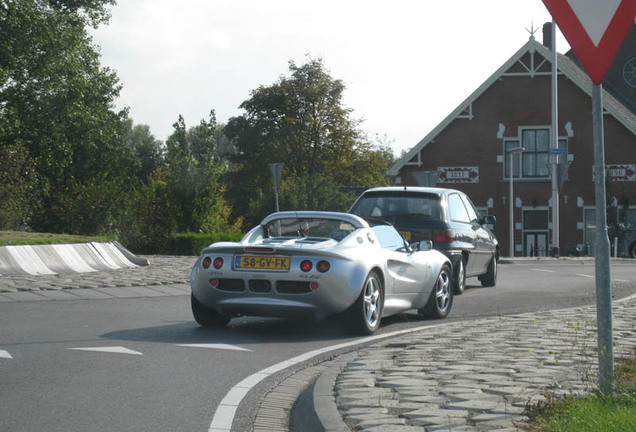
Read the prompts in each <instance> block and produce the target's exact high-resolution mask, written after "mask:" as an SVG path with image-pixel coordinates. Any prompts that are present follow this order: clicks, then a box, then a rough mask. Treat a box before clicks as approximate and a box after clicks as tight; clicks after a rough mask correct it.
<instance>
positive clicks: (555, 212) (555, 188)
mask: <svg viewBox="0 0 636 432" xmlns="http://www.w3.org/2000/svg"><path fill="white" fill-rule="evenodd" d="M551 27H552V28H551V31H552V36H551V37H552V77H551V78H552V140H551V143H550V148H552V149H554V152H555V153H556V152H557V151H558V150H557V149H558V148H559V109H558V107H559V102H558V100H559V99H558V90H557V77H558V73H559V70H558V63H557V62H558V58H557V50H556V23H555V22H554V20H553V21H552V26H551ZM550 159H551V161H550V162H551V167H550V170H551V172H550V175H551V176H552V251H551V253H550V255H551V256H559V255H561V251H560V245H559V236H560V233H559V219H560V217H559V207H560V198H559V183H558V179H557V170H558V169H559V168H558V165H557V162H558V160H559V156H558V154H553V155H550Z"/></svg>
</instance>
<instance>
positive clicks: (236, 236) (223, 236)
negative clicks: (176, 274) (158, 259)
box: [168, 233, 244, 256]
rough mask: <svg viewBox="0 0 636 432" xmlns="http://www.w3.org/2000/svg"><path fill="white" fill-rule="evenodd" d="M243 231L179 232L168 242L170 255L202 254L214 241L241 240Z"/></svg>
mask: <svg viewBox="0 0 636 432" xmlns="http://www.w3.org/2000/svg"><path fill="white" fill-rule="evenodd" d="M243 235H244V234H241V233H215V234H205V233H204V234H197V233H184V234H177V235H175V236H174V237H172V238H171V239H170V241H169V242H168V255H195V256H198V255H199V254H201V250H202V249H204V248H206V247H208V246H209V245H211V244H212V243H217V242H221V241H239V240H241V239H242V238H243Z"/></svg>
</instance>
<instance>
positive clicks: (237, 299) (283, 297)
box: [190, 211, 453, 334]
mask: <svg viewBox="0 0 636 432" xmlns="http://www.w3.org/2000/svg"><path fill="white" fill-rule="evenodd" d="M451 282H452V281H451V265H450V262H449V261H448V258H446V257H445V256H444V255H443V254H441V253H440V252H438V251H436V250H432V248H431V244H430V242H421V243H416V244H413V245H409V244H408V243H406V241H405V240H404V238H403V237H402V236H401V235H400V234H399V233H398V232H397V231H396V230H395V228H394V227H393V226H392V225H390V224H388V223H386V222H384V221H381V220H373V219H368V220H365V219H362V218H360V217H358V216H355V215H352V214H347V213H333V212H318V211H296V212H294V211H289V212H279V213H274V214H272V215H270V216H268V217H266V218H265V219H264V220H263V221H262V222H261V224H260V225H258V226H257V227H255V228H254V229H252V230H251V231H250V232H248V233H247V234H246V235H245V237H243V239H242V240H241V241H239V242H237V243H230V242H221V243H215V244H213V245H211V246H209V247H207V248H205V249H204V250H203V252H202V254H201V257H200V258H199V259H198V260H197V262H196V263H195V264H194V267H193V269H192V276H191V282H190V284H191V288H192V296H191V301H192V313H193V315H194V319H195V320H196V321H197V322H198V323H199V324H201V325H203V326H223V325H225V324H227V323H228V322H229V321H230V319H231V318H232V317H237V316H242V315H254V316H291V315H308V316H313V317H315V318H318V319H324V318H326V317H328V316H331V315H335V314H339V313H341V312H345V311H346V312H347V313H346V315H345V316H346V318H347V320H348V321H349V323H350V324H351V326H352V329H353V330H355V331H356V332H360V333H363V334H371V333H373V332H374V331H375V330H377V328H378V327H379V325H380V320H381V318H382V317H385V316H388V315H392V314H395V313H398V312H402V311H406V310H410V309H417V310H418V312H419V313H420V314H422V315H424V316H427V317H431V318H444V317H445V316H446V315H448V313H449V312H450V310H451V307H452V304H453V294H452V283H451Z"/></svg>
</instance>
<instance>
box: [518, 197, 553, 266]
mask: <svg viewBox="0 0 636 432" xmlns="http://www.w3.org/2000/svg"><path fill="white" fill-rule="evenodd" d="M548 217H549V212H548V209H545V210H543V209H541V210H537V209H534V208H533V209H532V210H524V211H523V255H524V256H546V255H548V232H549V231H548V228H549V227H548Z"/></svg>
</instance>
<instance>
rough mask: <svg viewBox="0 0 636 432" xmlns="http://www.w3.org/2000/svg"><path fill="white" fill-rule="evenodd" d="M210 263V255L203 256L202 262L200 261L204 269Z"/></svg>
mask: <svg viewBox="0 0 636 432" xmlns="http://www.w3.org/2000/svg"><path fill="white" fill-rule="evenodd" d="M210 264H212V258H210V257H205V258H203V262H202V264H201V265H203V268H204V269H206V268H209V267H210Z"/></svg>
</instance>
